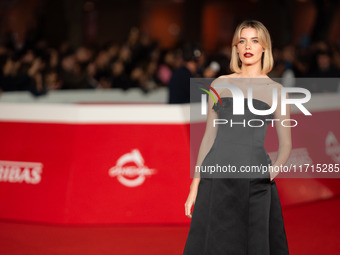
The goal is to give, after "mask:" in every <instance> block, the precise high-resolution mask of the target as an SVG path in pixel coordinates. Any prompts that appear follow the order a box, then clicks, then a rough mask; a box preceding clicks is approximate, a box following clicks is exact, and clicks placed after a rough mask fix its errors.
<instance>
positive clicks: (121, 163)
mask: <svg viewBox="0 0 340 255" xmlns="http://www.w3.org/2000/svg"><path fill="white" fill-rule="evenodd" d="M155 173H156V170H155V169H150V168H148V167H147V166H146V165H144V159H143V157H142V154H141V153H140V151H139V150H138V149H133V150H132V151H131V152H129V153H126V154H124V155H122V156H121V157H120V158H119V159H118V160H117V163H116V165H115V166H114V167H112V168H110V170H109V175H110V176H111V177H117V180H118V181H119V182H120V183H121V184H123V185H124V186H126V187H137V186H140V185H142V184H143V182H144V181H145V179H146V176H151V175H153V174H155Z"/></svg>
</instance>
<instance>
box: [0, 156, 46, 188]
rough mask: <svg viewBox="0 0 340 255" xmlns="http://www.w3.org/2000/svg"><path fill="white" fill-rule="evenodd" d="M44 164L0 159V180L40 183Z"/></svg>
mask: <svg viewBox="0 0 340 255" xmlns="http://www.w3.org/2000/svg"><path fill="white" fill-rule="evenodd" d="M42 169H43V164H42V163H36V162H20V161H2V160H0V182H9V183H27V184H38V183H40V182H41V174H42Z"/></svg>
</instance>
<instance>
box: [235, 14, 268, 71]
mask: <svg viewBox="0 0 340 255" xmlns="http://www.w3.org/2000/svg"><path fill="white" fill-rule="evenodd" d="M249 27H251V28H255V29H256V31H257V35H258V38H259V43H260V44H261V46H262V47H263V48H264V53H263V55H262V60H261V67H262V72H263V73H264V74H267V73H269V72H270V71H271V70H272V69H273V65H274V59H273V54H272V42H271V39H270V35H269V32H268V30H267V28H266V27H265V26H264V25H263V24H262V23H261V22H260V21H257V20H245V21H243V22H242V23H241V24H239V25H238V26H237V28H236V30H235V33H234V37H233V41H232V45H231V46H232V52H231V59H230V70H231V71H232V72H235V73H240V72H241V66H242V62H241V60H240V58H239V56H238V54H237V44H238V43H239V41H240V35H241V31H242V29H243V28H249Z"/></svg>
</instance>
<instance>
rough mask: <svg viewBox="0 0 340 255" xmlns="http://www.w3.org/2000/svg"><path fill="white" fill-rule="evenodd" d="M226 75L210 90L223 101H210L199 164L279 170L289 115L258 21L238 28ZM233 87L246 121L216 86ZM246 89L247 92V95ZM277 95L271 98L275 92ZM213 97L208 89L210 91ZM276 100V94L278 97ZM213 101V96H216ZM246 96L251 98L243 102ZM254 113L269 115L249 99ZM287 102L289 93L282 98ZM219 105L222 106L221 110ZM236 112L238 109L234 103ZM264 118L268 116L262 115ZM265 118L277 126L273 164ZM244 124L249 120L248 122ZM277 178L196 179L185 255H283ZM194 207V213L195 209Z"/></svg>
mask: <svg viewBox="0 0 340 255" xmlns="http://www.w3.org/2000/svg"><path fill="white" fill-rule="evenodd" d="M230 68H231V70H232V71H233V72H234V73H232V74H231V75H225V76H220V77H219V78H217V79H215V80H214V81H213V83H212V84H211V86H212V87H214V88H215V90H216V91H217V92H218V94H219V96H220V98H221V102H220V101H219V100H218V99H217V97H216V100H217V101H218V104H217V105H216V104H214V102H213V99H212V98H210V97H209V101H208V106H209V107H208V115H207V124H206V130H205V134H204V136H203V139H202V142H201V146H200V150H199V154H198V159H197V164H196V166H201V168H200V169H204V167H208V166H214V165H216V164H218V165H220V166H222V165H232V166H235V167H236V169H238V170H240V169H241V167H243V166H248V167H250V166H266V165H267V166H272V167H279V166H282V165H284V164H285V163H286V161H287V160H288V157H289V154H290V151H291V147H292V145H291V144H292V143H291V130H290V127H287V126H290V124H289V121H287V120H286V121H285V123H286V126H283V125H281V124H280V123H281V121H282V120H284V119H290V109H289V107H287V108H286V114H285V115H282V113H281V96H280V95H281V88H282V85H281V84H279V83H277V82H274V81H273V80H271V79H270V78H269V77H268V76H267V73H269V72H270V71H271V69H272V68H273V57H272V47H271V39H270V35H269V32H268V30H267V29H266V27H265V26H264V25H263V24H262V23H261V22H259V21H256V20H246V21H244V22H242V23H241V24H239V25H238V27H237V28H236V31H235V33H234V37H233V41H232V58H231V62H230ZM226 84H229V85H232V86H235V87H237V88H238V89H239V90H241V91H242V92H243V95H244V99H245V104H244V115H234V114H233V112H234V110H235V109H234V100H233V99H235V98H233V96H234V95H233V94H231V91H230V90H229V89H226V88H225V87H224V88H223V87H222V86H217V85H226ZM249 91H251V93H247V92H249ZM275 91H276V92H277V94H275V93H274V94H273V92H275ZM211 93H212V94H214V93H213V91H212V90H211ZM275 95H276V96H275ZM214 96H215V95H214ZM247 96H248V97H247ZM250 96H252V98H253V99H252V105H253V107H254V108H255V109H257V110H271V109H274V108H275V107H276V109H275V111H272V112H271V113H270V114H266V115H262V114H261V115H258V114H254V113H253V111H252V110H251V108H249V102H248V104H247V101H248V98H249V97H250ZM286 97H287V95H286ZM221 103H222V104H221ZM235 107H236V104H235ZM267 112H268V111H267ZM214 119H230V120H231V121H234V122H235V123H240V122H242V121H249V120H252V119H259V120H262V121H263V123H264V125H263V126H261V127H253V126H247V125H245V126H242V125H236V126H230V125H216V127H214V124H213V123H214ZM268 119H278V120H279V121H276V122H275V127H276V131H277V136H278V140H279V148H278V156H277V159H276V161H275V163H274V164H272V162H271V159H270V157H269V156H268V154H267V152H266V150H265V148H264V145H263V144H264V140H265V134H266V130H267V125H268V124H269V123H270V124H272V123H273V122H269V123H268ZM245 123H246V122H245ZM277 174H278V172H268V171H267V172H265V174H264V176H263V175H261V176H258V175H256V174H254V175H252V174H251V175H247V178H245V177H244V176H243V178H239V177H240V176H238V178H231V175H223V178H221V175H218V174H216V175H213V174H211V173H207V172H204V171H201V172H199V177H197V178H194V179H193V181H192V184H191V187H190V192H189V196H188V199H187V201H186V203H185V214H186V215H187V216H188V217H189V218H191V224H190V230H189V234H188V238H187V241H186V245H185V248H184V255H208V254H209V255H222V254H223V255H226V254H228V255H288V254H289V251H288V243H287V238H286V233H285V227H284V222H283V216H282V210H281V204H280V199H279V194H278V191H277V187H276V183H275V179H274V178H275V177H276V175H277ZM193 205H195V206H194V209H193V212H192V213H191V209H192V206H193Z"/></svg>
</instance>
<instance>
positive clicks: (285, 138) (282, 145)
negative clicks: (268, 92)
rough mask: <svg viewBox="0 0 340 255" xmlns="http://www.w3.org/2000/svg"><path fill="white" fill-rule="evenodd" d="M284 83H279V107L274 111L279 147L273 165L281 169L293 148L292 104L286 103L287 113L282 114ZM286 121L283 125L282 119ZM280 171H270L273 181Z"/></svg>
mask: <svg viewBox="0 0 340 255" xmlns="http://www.w3.org/2000/svg"><path fill="white" fill-rule="evenodd" d="M282 87H283V86H282V85H280V84H279V85H278V103H277V108H276V110H275V112H274V117H275V119H278V121H276V122H275V127H276V132H277V136H278V139H279V149H278V152H277V159H276V161H275V163H274V164H273V165H272V166H273V168H274V169H275V168H277V169H281V167H282V166H284V165H285V163H286V162H287V160H288V158H289V155H290V152H291V150H292V137H291V128H290V126H291V123H290V120H288V119H290V105H288V104H287V105H286V114H285V115H283V114H282V111H281V110H282V109H281V88H282ZM286 98H288V93H286ZM283 120H285V121H284V125H282V121H283ZM278 174H279V172H275V171H274V172H272V173H270V176H271V178H270V180H271V181H272V180H273V179H274V178H275V177H276V176H277V175H278Z"/></svg>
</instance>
